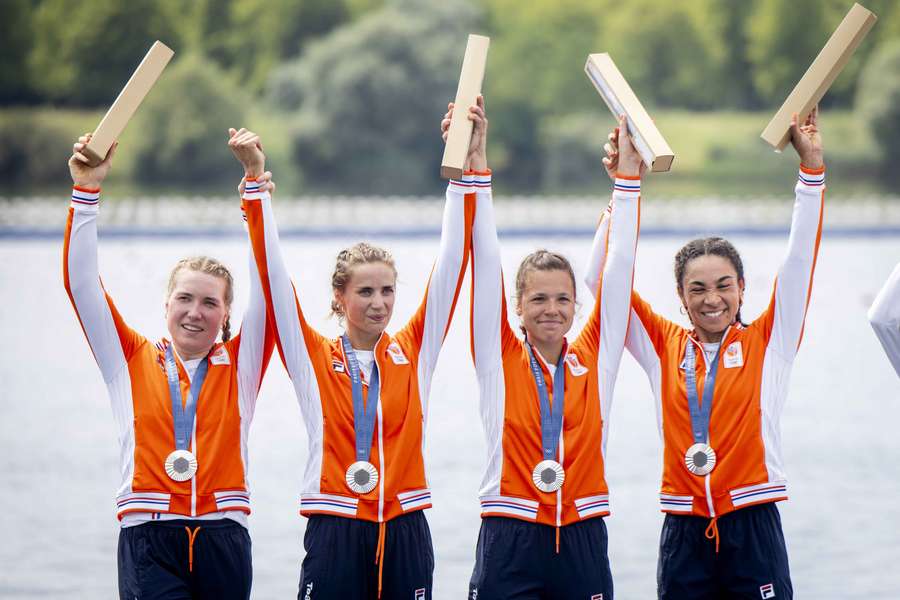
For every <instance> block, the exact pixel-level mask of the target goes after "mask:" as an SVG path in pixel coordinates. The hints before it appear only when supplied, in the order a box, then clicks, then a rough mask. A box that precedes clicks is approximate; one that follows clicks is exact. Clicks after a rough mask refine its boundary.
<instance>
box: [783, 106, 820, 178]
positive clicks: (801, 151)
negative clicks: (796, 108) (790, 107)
mask: <svg viewBox="0 0 900 600" xmlns="http://www.w3.org/2000/svg"><path fill="white" fill-rule="evenodd" d="M798 121H799V119H798V118H797V114H796V113H795V114H794V115H793V116H792V117H791V129H790V132H791V145H793V146H794V150H796V151H797V155H798V156H800V164H802V165H803V166H804V167H808V168H810V169H820V168H822V167H823V166H825V161H824V154H823V150H822V134H821V133H819V107H818V106H816V107H814V108H813V109H812V111H811V112H810V113H809V116H808V117H806V120H805V121H804V122H803V124H802V125H801V124H800V123H799V122H798Z"/></svg>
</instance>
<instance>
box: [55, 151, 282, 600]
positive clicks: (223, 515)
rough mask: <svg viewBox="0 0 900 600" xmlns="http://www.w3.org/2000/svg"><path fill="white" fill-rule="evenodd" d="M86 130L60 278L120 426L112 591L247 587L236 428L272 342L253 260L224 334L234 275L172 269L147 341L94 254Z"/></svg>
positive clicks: (203, 592) (137, 594)
mask: <svg viewBox="0 0 900 600" xmlns="http://www.w3.org/2000/svg"><path fill="white" fill-rule="evenodd" d="M89 140H90V134H85V135H84V136H82V137H81V138H79V140H78V142H77V143H76V144H75V145H74V147H73V154H72V157H71V158H70V159H69V170H70V172H71V175H72V182H73V184H74V186H73V188H72V203H71V206H70V208H69V218H68V222H67V225H66V233H65V241H64V246H63V278H64V281H65V287H66V291H67V292H68V294H69V298H70V299H71V301H72V306H73V307H74V308H75V313H76V315H77V316H78V320H79V322H80V323H81V326H82V329H83V330H84V333H85V336H86V337H87V341H88V344H89V345H90V348H91V351H92V352H93V354H94V358H95V359H96V360H97V364H98V366H99V367H100V373H101V375H102V376H103V379H104V381H105V382H106V385H107V388H108V390H109V397H110V402H111V404H112V409H113V416H114V417H115V420H116V424H117V427H118V432H119V441H120V448H119V456H120V460H121V473H122V483H121V485H120V487H119V491H118V494H117V498H116V503H117V505H118V513H117V514H118V517H119V520H120V522H121V532H120V535H119V550H118V571H119V595H120V598H122V599H123V600H124V599H128V600H132V599H134V598H141V599H142V600H144V599H151V598H161V599H162V598H165V599H170V598H196V599H209V600H213V599H235V600H237V599H246V598H249V597H250V586H251V582H252V575H253V570H252V563H251V557H250V536H249V534H248V531H247V515H248V514H249V513H250V492H249V489H248V487H247V443H246V440H247V431H248V428H249V427H250V422H251V421H252V419H253V413H254V409H255V407H256V396H257V391H258V389H259V384H260V381H261V380H262V376H263V373H264V371H265V368H266V365H267V363H268V360H269V357H270V356H271V353H272V348H273V345H274V339H273V335H272V330H271V328H270V327H268V321H267V319H266V313H265V302H264V299H263V295H262V289H261V288H260V285H259V278H258V277H257V275H256V269H255V268H253V269H251V287H250V302H249V303H248V308H247V312H246V313H245V314H244V319H243V321H242V323H241V329H240V331H239V332H238V334H237V335H236V336H234V337H231V325H230V323H231V302H232V298H233V296H234V291H233V283H232V277H231V274H230V272H229V270H228V269H227V268H226V267H225V266H224V265H223V264H222V263H220V262H219V261H217V260H215V259H213V258H209V257H192V258H186V259H184V260H181V261H179V262H178V264H176V265H175V268H174V269H173V270H172V272H171V275H170V277H169V284H168V288H167V290H166V295H165V305H164V307H165V315H166V327H167V329H168V331H169V335H170V336H171V337H170V338H169V339H166V338H163V339H162V340H160V341H158V342H155V343H154V342H153V341H151V340H149V339H147V338H146V337H144V336H143V335H141V334H140V333H138V332H137V331H135V330H134V329H132V328H131V327H129V326H128V324H127V323H126V321H125V319H124V318H123V316H122V315H121V314H120V313H119V311H118V309H117V308H116V305H115V304H114V303H113V300H112V298H111V296H110V295H109V293H107V291H106V289H105V288H104V287H103V285H102V283H101V281H100V276H99V271H98V267H97V217H98V214H99V210H100V186H101V184H102V183H103V181H104V179H105V178H106V175H107V173H108V172H109V169H110V166H111V164H112V159H113V156H114V154H115V150H116V148H115V147H113V149H112V150H111V151H110V153H109V155H108V156H107V157H106V159H105V160H104V161H103V162H101V163H100V164H99V165H97V166H95V167H91V166H90V165H89V164H88V160H87V158H86V157H85V156H84V154H83V153H82V150H83V149H84V147H85V145H86V144H87V142H88V141H89ZM235 212H236V211H235ZM220 333H221V341H219V335H220Z"/></svg>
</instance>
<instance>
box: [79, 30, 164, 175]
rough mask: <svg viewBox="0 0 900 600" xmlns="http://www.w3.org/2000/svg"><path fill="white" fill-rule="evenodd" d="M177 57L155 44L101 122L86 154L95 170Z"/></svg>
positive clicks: (158, 42) (157, 42)
mask: <svg viewBox="0 0 900 600" xmlns="http://www.w3.org/2000/svg"><path fill="white" fill-rule="evenodd" d="M174 54H175V52H173V51H172V50H171V49H170V48H169V47H168V46H166V45H165V44H163V43H162V42H160V41H156V42H154V43H153V45H152V46H151V47H150V50H149V51H147V54H146V55H145V56H144V60H142V61H141V64H139V65H138V68H137V69H135V71H134V73H133V74H132V75H131V79H129V80H128V83H126V84H125V87H123V88H122V91H121V92H119V97H118V98H116V101H115V102H113V104H112V106H110V107H109V110H108V111H106V115H105V116H104V117H103V119H102V120H101V121H100V124H99V125H97V128H96V129H95V130H94V135H93V136H92V137H91V141H90V143H88V145H87V147H85V149H84V150H82V152H83V153H84V155H85V156H87V158H88V160H89V161H90V164H91V166H96V165H97V164H98V163H100V162H101V161H102V160H103V159H104V158H106V153H107V152H109V149H110V147H112V145H113V142H115V141H116V139H118V137H119V135H121V134H122V131H123V130H124V129H125V126H126V125H128V121H129V120H131V117H132V116H134V113H135V111H137V109H138V107H139V106H140V105H141V102H143V100H144V98H145V97H146V96H147V94H148V93H149V92H150V89H151V88H152V87H153V84H155V83H156V80H157V79H159V76H160V75H161V74H162V72H163V69H165V68H166V65H167V64H169V61H170V60H171V59H172V56H174Z"/></svg>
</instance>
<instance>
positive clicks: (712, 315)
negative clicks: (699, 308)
mask: <svg viewBox="0 0 900 600" xmlns="http://www.w3.org/2000/svg"><path fill="white" fill-rule="evenodd" d="M723 312H725V311H724V310H717V311H716V312H705V313H703V315H704V316H707V317H709V318H711V319H715V318H716V317H718V316H720V315H721V314H722V313H723Z"/></svg>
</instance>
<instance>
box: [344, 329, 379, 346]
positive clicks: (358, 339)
mask: <svg viewBox="0 0 900 600" xmlns="http://www.w3.org/2000/svg"><path fill="white" fill-rule="evenodd" d="M347 337H349V338H350V345H351V346H353V348H354V349H355V350H374V349H375V344H377V343H378V339H379V338H380V337H381V334H380V333H376V334H368V333H365V332H362V331H359V330H357V329H356V328H354V327H347Z"/></svg>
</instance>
